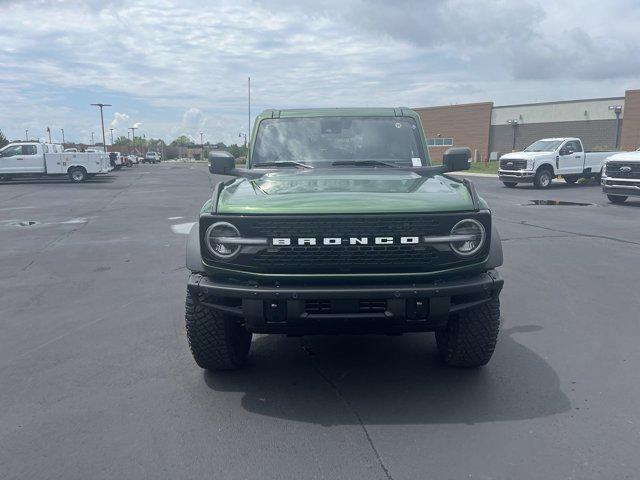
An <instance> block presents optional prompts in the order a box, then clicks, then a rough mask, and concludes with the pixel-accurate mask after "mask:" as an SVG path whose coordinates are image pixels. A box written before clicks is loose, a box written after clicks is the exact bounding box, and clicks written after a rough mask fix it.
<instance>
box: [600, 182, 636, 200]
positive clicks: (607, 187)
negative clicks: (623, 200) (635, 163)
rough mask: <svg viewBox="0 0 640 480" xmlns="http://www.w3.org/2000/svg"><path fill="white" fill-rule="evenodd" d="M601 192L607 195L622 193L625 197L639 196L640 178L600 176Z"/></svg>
mask: <svg viewBox="0 0 640 480" xmlns="http://www.w3.org/2000/svg"><path fill="white" fill-rule="evenodd" d="M602 193H606V194H607V195H623V196H625V197H638V196H640V178H636V179H633V178H614V177H603V178H602Z"/></svg>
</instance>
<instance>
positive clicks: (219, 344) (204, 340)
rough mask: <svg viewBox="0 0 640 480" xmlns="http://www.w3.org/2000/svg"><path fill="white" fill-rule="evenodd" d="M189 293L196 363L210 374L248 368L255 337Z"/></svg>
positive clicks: (190, 335) (188, 310) (191, 342)
mask: <svg viewBox="0 0 640 480" xmlns="http://www.w3.org/2000/svg"><path fill="white" fill-rule="evenodd" d="M200 300H204V297H203V296H198V297H196V296H195V295H193V294H192V293H190V292H189V291H187V300H186V302H185V319H186V323H187V339H188V340H189V348H190V349H191V353H192V355H193V358H194V360H195V361H196V363H197V364H198V366H199V367H202V368H204V369H206V370H236V369H238V368H240V367H241V366H242V365H244V364H245V362H246V361H247V356H248V354H249V347H250V346H251V333H250V332H247V330H246V329H245V328H244V327H243V326H242V325H241V324H240V323H239V322H238V321H237V320H236V319H235V318H233V317H231V316H229V315H225V314H224V313H222V312H219V311H217V310H213V309H211V308H208V307H205V306H204V305H202V304H201V303H200V302H199V301H200Z"/></svg>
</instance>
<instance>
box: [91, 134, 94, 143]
mask: <svg viewBox="0 0 640 480" xmlns="http://www.w3.org/2000/svg"><path fill="white" fill-rule="evenodd" d="M91 145H95V143H94V141H93V132H91Z"/></svg>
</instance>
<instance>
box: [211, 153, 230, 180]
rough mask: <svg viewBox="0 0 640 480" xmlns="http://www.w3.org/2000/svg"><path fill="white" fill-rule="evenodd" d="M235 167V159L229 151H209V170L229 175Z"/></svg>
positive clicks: (217, 173)
mask: <svg viewBox="0 0 640 480" xmlns="http://www.w3.org/2000/svg"><path fill="white" fill-rule="evenodd" d="M235 168H236V159H235V158H233V155H231V154H230V153H229V152H224V151H218V152H209V172H210V173H213V174H216V175H231V170H233V169H235Z"/></svg>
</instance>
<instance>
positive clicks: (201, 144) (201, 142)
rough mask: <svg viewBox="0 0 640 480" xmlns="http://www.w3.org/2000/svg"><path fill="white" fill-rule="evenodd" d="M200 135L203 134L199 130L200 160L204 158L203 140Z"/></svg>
mask: <svg viewBox="0 0 640 480" xmlns="http://www.w3.org/2000/svg"><path fill="white" fill-rule="evenodd" d="M202 135H204V134H203V133H202V132H200V150H201V151H202V153H201V154H200V160H204V142H203V140H202Z"/></svg>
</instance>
